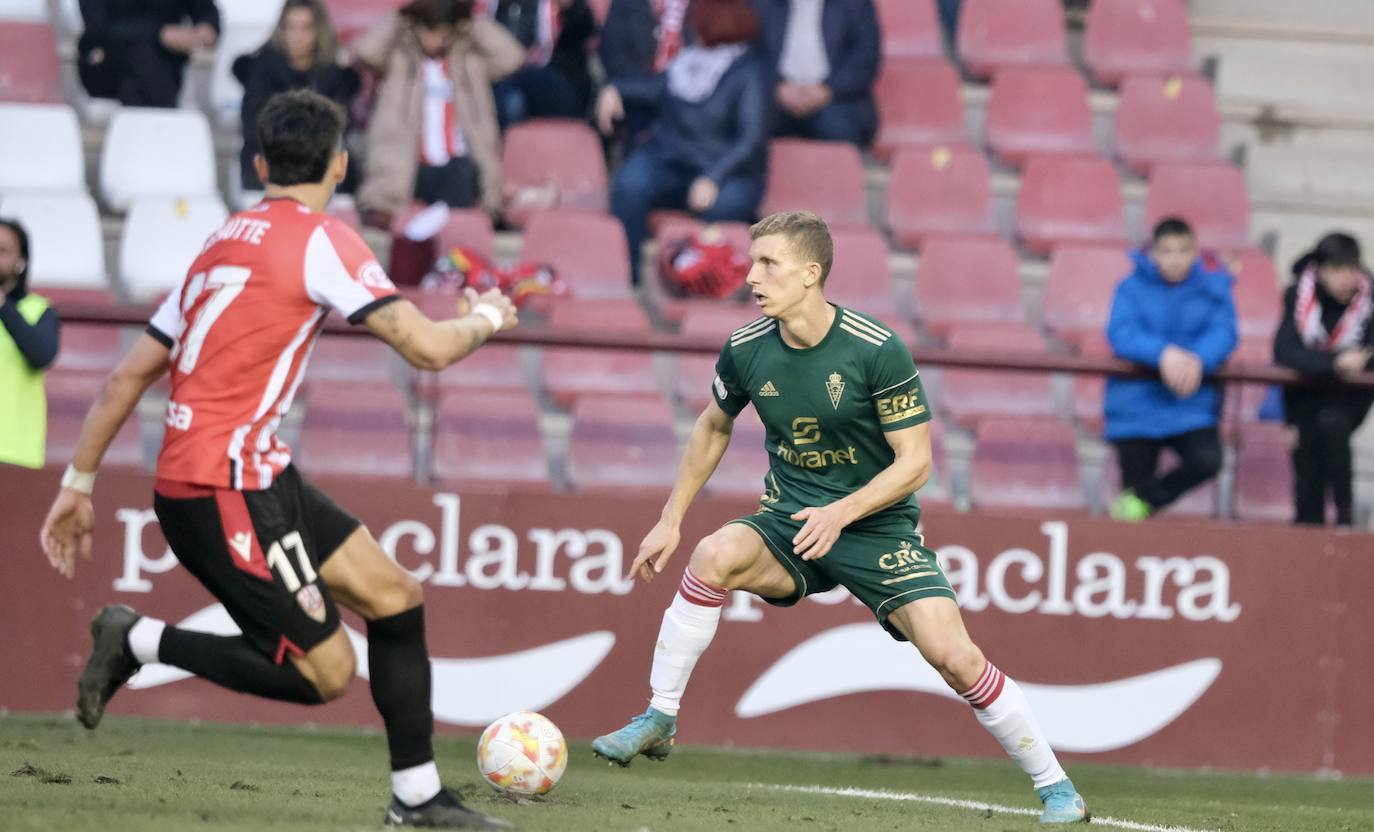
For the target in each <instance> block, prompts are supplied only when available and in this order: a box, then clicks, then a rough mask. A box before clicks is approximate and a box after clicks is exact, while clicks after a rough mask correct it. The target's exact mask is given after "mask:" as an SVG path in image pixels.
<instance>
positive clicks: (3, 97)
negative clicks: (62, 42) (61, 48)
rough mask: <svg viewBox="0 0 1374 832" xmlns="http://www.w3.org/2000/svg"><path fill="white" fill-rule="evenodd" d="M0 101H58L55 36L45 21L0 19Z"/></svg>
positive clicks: (59, 75) (59, 78)
mask: <svg viewBox="0 0 1374 832" xmlns="http://www.w3.org/2000/svg"><path fill="white" fill-rule="evenodd" d="M0 55H4V56H5V57H4V60H0V101H22V102H26V103H30V104H61V103H62V63H61V61H60V60H59V59H58V57H57V38H56V36H55V35H54V34H53V30H52V27H51V26H49V25H48V24H46V23H0Z"/></svg>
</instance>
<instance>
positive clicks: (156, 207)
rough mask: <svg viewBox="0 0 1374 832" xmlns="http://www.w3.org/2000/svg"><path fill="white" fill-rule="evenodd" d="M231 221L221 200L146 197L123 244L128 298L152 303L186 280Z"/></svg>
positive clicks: (132, 210) (133, 209)
mask: <svg viewBox="0 0 1374 832" xmlns="http://www.w3.org/2000/svg"><path fill="white" fill-rule="evenodd" d="M228 218H229V212H228V211H226V210H225V208H224V204H223V203H222V202H220V201H219V198H218V197H208V198H205V197H202V198H199V199H173V198H171V197H145V198H142V199H139V200H138V201H136V202H134V203H133V204H132V205H131V206H130V207H129V215H128V216H127V217H125V219H124V236H123V239H122V240H120V244H119V279H120V282H121V283H122V284H123V288H124V291H125V293H126V294H127V295H128V296H129V298H130V299H132V300H136V301H149V300H152V299H153V298H155V297H157V296H159V295H161V294H163V293H165V292H167V291H169V290H171V289H172V288H173V287H175V286H176V285H177V283H178V282H179V281H180V280H181V279H182V278H183V277H185V276H186V270H187V269H189V268H190V267H191V264H192V263H193V262H195V259H196V256H197V255H199V254H200V251H201V249H202V248H203V247H204V245H205V238H206V237H209V236H210V234H212V233H213V232H214V231H215V230H217V229H218V228H219V227H220V226H222V225H224V222H225V220H227V219H228Z"/></svg>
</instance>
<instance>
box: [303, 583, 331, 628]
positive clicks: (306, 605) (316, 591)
mask: <svg viewBox="0 0 1374 832" xmlns="http://www.w3.org/2000/svg"><path fill="white" fill-rule="evenodd" d="M296 603H298V604H300V605H301V609H302V610H304V611H305V614H306V615H308V616H310V618H311V620H312V621H314V622H315V623H316V624H323V623H324V616H325V609H324V596H323V595H321V594H320V588H319V587H318V586H316V585H315V584H309V585H307V586H303V587H301V590H300V592H297V593H296Z"/></svg>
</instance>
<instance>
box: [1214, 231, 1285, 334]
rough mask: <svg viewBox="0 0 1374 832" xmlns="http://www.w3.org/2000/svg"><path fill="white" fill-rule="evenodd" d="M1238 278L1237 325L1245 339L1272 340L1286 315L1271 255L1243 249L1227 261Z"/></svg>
mask: <svg viewBox="0 0 1374 832" xmlns="http://www.w3.org/2000/svg"><path fill="white" fill-rule="evenodd" d="M1227 265H1228V267H1229V268H1230V270H1231V273H1232V274H1234V275H1235V276H1236V284H1235V295H1236V323H1237V328H1238V329H1239V331H1240V335H1241V337H1242V338H1250V337H1254V338H1273V336H1274V333H1275V332H1276V331H1277V330H1278V326H1279V318H1280V317H1281V316H1282V315H1283V289H1282V288H1280V287H1279V283H1278V275H1277V274H1276V273H1275V272H1274V263H1273V261H1272V260H1270V259H1269V256H1268V255H1267V254H1265V253H1264V252H1263V251H1260V250H1259V249H1257V248H1243V249H1238V250H1237V251H1235V252H1232V253H1231V254H1230V256H1229V257H1228V258H1227Z"/></svg>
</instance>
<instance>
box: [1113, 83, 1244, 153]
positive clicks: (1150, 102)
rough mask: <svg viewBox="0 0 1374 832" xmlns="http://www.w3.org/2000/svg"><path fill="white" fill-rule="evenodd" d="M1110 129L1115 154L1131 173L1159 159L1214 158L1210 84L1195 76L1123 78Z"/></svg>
mask: <svg viewBox="0 0 1374 832" xmlns="http://www.w3.org/2000/svg"><path fill="white" fill-rule="evenodd" d="M1115 129H1116V152H1117V154H1118V155H1119V156H1120V157H1121V159H1122V161H1124V162H1125V163H1126V166H1127V167H1129V168H1130V169H1131V170H1133V171H1135V172H1137V173H1148V172H1149V171H1150V169H1151V168H1153V167H1154V166H1155V165H1156V164H1157V163H1159V162H1175V161H1205V160H1213V159H1216V158H1217V148H1218V143H1219V142H1220V141H1221V117H1220V116H1219V115H1218V114H1217V103H1216V96H1215V94H1214V93H1213V91H1212V85H1211V84H1209V83H1207V81H1206V80H1204V79H1202V78H1195V77H1177V76H1176V77H1171V78H1156V77H1150V76H1131V77H1128V78H1126V79H1125V80H1124V81H1122V83H1121V103H1120V105H1119V106H1118V107H1117V110H1116V128H1115Z"/></svg>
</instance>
